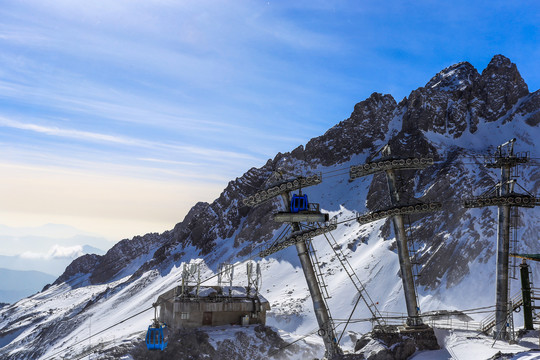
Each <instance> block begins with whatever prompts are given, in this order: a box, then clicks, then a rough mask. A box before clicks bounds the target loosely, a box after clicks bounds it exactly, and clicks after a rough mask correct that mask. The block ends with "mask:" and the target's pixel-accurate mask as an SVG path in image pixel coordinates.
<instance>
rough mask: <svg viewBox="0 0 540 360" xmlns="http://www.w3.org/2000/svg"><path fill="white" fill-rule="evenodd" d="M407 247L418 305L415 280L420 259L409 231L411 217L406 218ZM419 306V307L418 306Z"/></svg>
mask: <svg viewBox="0 0 540 360" xmlns="http://www.w3.org/2000/svg"><path fill="white" fill-rule="evenodd" d="M407 240H408V241H407V247H408V249H407V250H408V251H409V258H410V259H411V265H412V273H413V277H414V278H415V281H414V293H415V295H416V303H417V304H420V302H419V301H418V284H417V282H418V281H417V280H418V278H419V277H420V259H418V253H419V249H417V248H416V245H415V241H414V236H413V234H412V229H411V217H410V216H407ZM418 306H420V305H418ZM418 313H419V314H420V309H418Z"/></svg>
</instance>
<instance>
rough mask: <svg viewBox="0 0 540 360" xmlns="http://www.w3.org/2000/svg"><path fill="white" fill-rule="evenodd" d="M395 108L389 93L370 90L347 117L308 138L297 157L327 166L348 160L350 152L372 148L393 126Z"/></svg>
mask: <svg viewBox="0 0 540 360" xmlns="http://www.w3.org/2000/svg"><path fill="white" fill-rule="evenodd" d="M396 109H397V104H396V101H395V100H394V98H393V97H392V96H391V95H382V94H379V93H373V94H371V96H370V97H369V98H368V99H366V100H364V101H362V102H359V103H358V104H356V105H355V106H354V111H353V112H352V114H351V117H350V118H349V119H347V120H344V121H342V122H340V123H339V124H337V125H336V126H334V127H332V128H331V129H330V130H328V131H327V132H326V133H325V134H324V135H323V136H319V137H317V138H315V139H311V140H310V141H309V142H308V143H307V145H306V150H305V151H304V154H303V156H302V157H297V158H298V159H308V161H310V162H317V163H320V164H321V165H323V166H329V165H333V164H339V163H341V162H344V161H347V160H349V159H350V157H351V155H353V154H359V153H361V152H363V151H365V150H370V151H371V150H375V144H376V142H377V140H383V139H385V138H386V137H387V134H388V133H389V131H391V130H392V129H390V128H389V125H390V121H391V120H392V119H393V117H394V115H395V111H396ZM297 153H299V152H298V151H297ZM297 156H298V155H297Z"/></svg>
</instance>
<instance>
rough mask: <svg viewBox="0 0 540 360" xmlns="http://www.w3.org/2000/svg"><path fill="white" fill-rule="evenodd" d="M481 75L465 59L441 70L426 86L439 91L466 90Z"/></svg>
mask: <svg viewBox="0 0 540 360" xmlns="http://www.w3.org/2000/svg"><path fill="white" fill-rule="evenodd" d="M479 76H480V74H479V73H478V71H477V70H476V69H475V67H474V66H472V65H471V64H470V63H468V62H466V61H464V62H460V63H458V64H455V65H452V66H449V67H447V68H446V69H444V70H442V71H440V72H439V73H438V74H437V75H435V76H434V77H433V78H432V79H431V80H430V81H429V82H428V83H427V84H426V86H425V87H426V88H430V89H433V90H439V91H456V90H465V88H466V87H468V86H470V85H471V84H472V83H473V82H475V81H476V80H477V79H478V77H479Z"/></svg>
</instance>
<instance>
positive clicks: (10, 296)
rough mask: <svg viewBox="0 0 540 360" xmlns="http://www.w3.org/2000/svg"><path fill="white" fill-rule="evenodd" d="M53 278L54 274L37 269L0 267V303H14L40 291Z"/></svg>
mask: <svg viewBox="0 0 540 360" xmlns="http://www.w3.org/2000/svg"><path fill="white" fill-rule="evenodd" d="M0 261H1V259H0ZM2 264H3V263H2ZM55 278H56V277H55V276H54V275H51V274H45V273H43V272H39V271H17V270H8V269H2V268H0V303H1V302H3V303H14V302H16V301H18V300H20V299H22V298H25V297H27V296H30V295H32V294H35V293H36V292H39V291H41V290H42V289H43V286H44V285H45V284H49V283H52V282H53V281H54V279H55Z"/></svg>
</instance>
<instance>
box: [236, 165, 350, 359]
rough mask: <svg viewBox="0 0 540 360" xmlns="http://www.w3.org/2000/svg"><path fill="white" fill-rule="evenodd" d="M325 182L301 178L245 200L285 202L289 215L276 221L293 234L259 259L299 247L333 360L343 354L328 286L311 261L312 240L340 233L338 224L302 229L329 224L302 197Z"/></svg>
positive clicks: (276, 217) (321, 330)
mask: <svg viewBox="0 0 540 360" xmlns="http://www.w3.org/2000/svg"><path fill="white" fill-rule="evenodd" d="M321 182H322V177H321V176H320V175H313V176H308V177H298V178H296V179H295V180H290V181H285V182H281V183H278V184H276V185H274V186H272V187H271V188H269V189H266V190H263V191H259V192H258V193H256V194H255V195H253V196H250V197H248V198H246V199H244V204H245V205H248V206H256V205H258V204H260V203H262V202H264V201H266V200H269V199H271V198H273V197H275V196H281V197H282V198H283V201H284V203H285V207H286V211H284V212H279V213H277V214H275V215H274V220H275V221H277V222H288V223H290V224H291V228H292V230H293V232H292V234H291V235H290V236H288V237H286V238H285V239H277V240H276V241H275V242H274V243H273V244H271V245H270V246H269V247H267V248H266V249H265V250H263V251H261V252H260V253H259V256H261V257H264V256H268V255H270V254H273V253H275V252H277V251H279V250H281V249H284V248H286V247H288V246H291V245H295V247H296V251H297V252H298V257H299V259H300V263H301V264H302V270H303V271H304V276H305V277H306V282H307V284H308V288H309V293H310V294H311V299H312V301H313V309H314V312H315V317H316V318H317V323H318V324H319V332H318V334H319V335H320V336H321V337H322V338H323V341H324V346H325V349H326V354H325V355H326V357H327V358H328V359H333V358H335V357H336V356H339V355H341V354H342V353H343V352H342V351H341V348H340V347H339V345H338V343H337V341H336V339H337V337H336V335H335V332H334V325H333V321H332V317H331V316H330V313H329V310H328V307H327V304H326V301H325V298H324V297H323V294H322V292H321V287H322V288H325V285H324V283H322V281H323V279H322V276H320V274H318V273H317V269H316V268H315V267H314V265H313V262H312V260H311V255H312V251H311V249H310V245H311V244H310V239H311V238H312V237H314V236H317V235H321V234H323V233H326V232H329V231H332V230H334V229H336V228H337V223H335V222H332V223H328V224H327V225H325V226H321V227H317V228H308V229H307V230H302V228H301V226H300V223H302V222H305V223H322V222H327V221H328V214H323V213H321V212H320V211H319V206H318V204H309V202H308V198H307V195H302V190H301V189H302V188H305V187H308V186H312V185H317V184H320V183H321ZM295 190H299V194H293V195H292V196H291V195H290V193H291V192H292V191H295Z"/></svg>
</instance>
